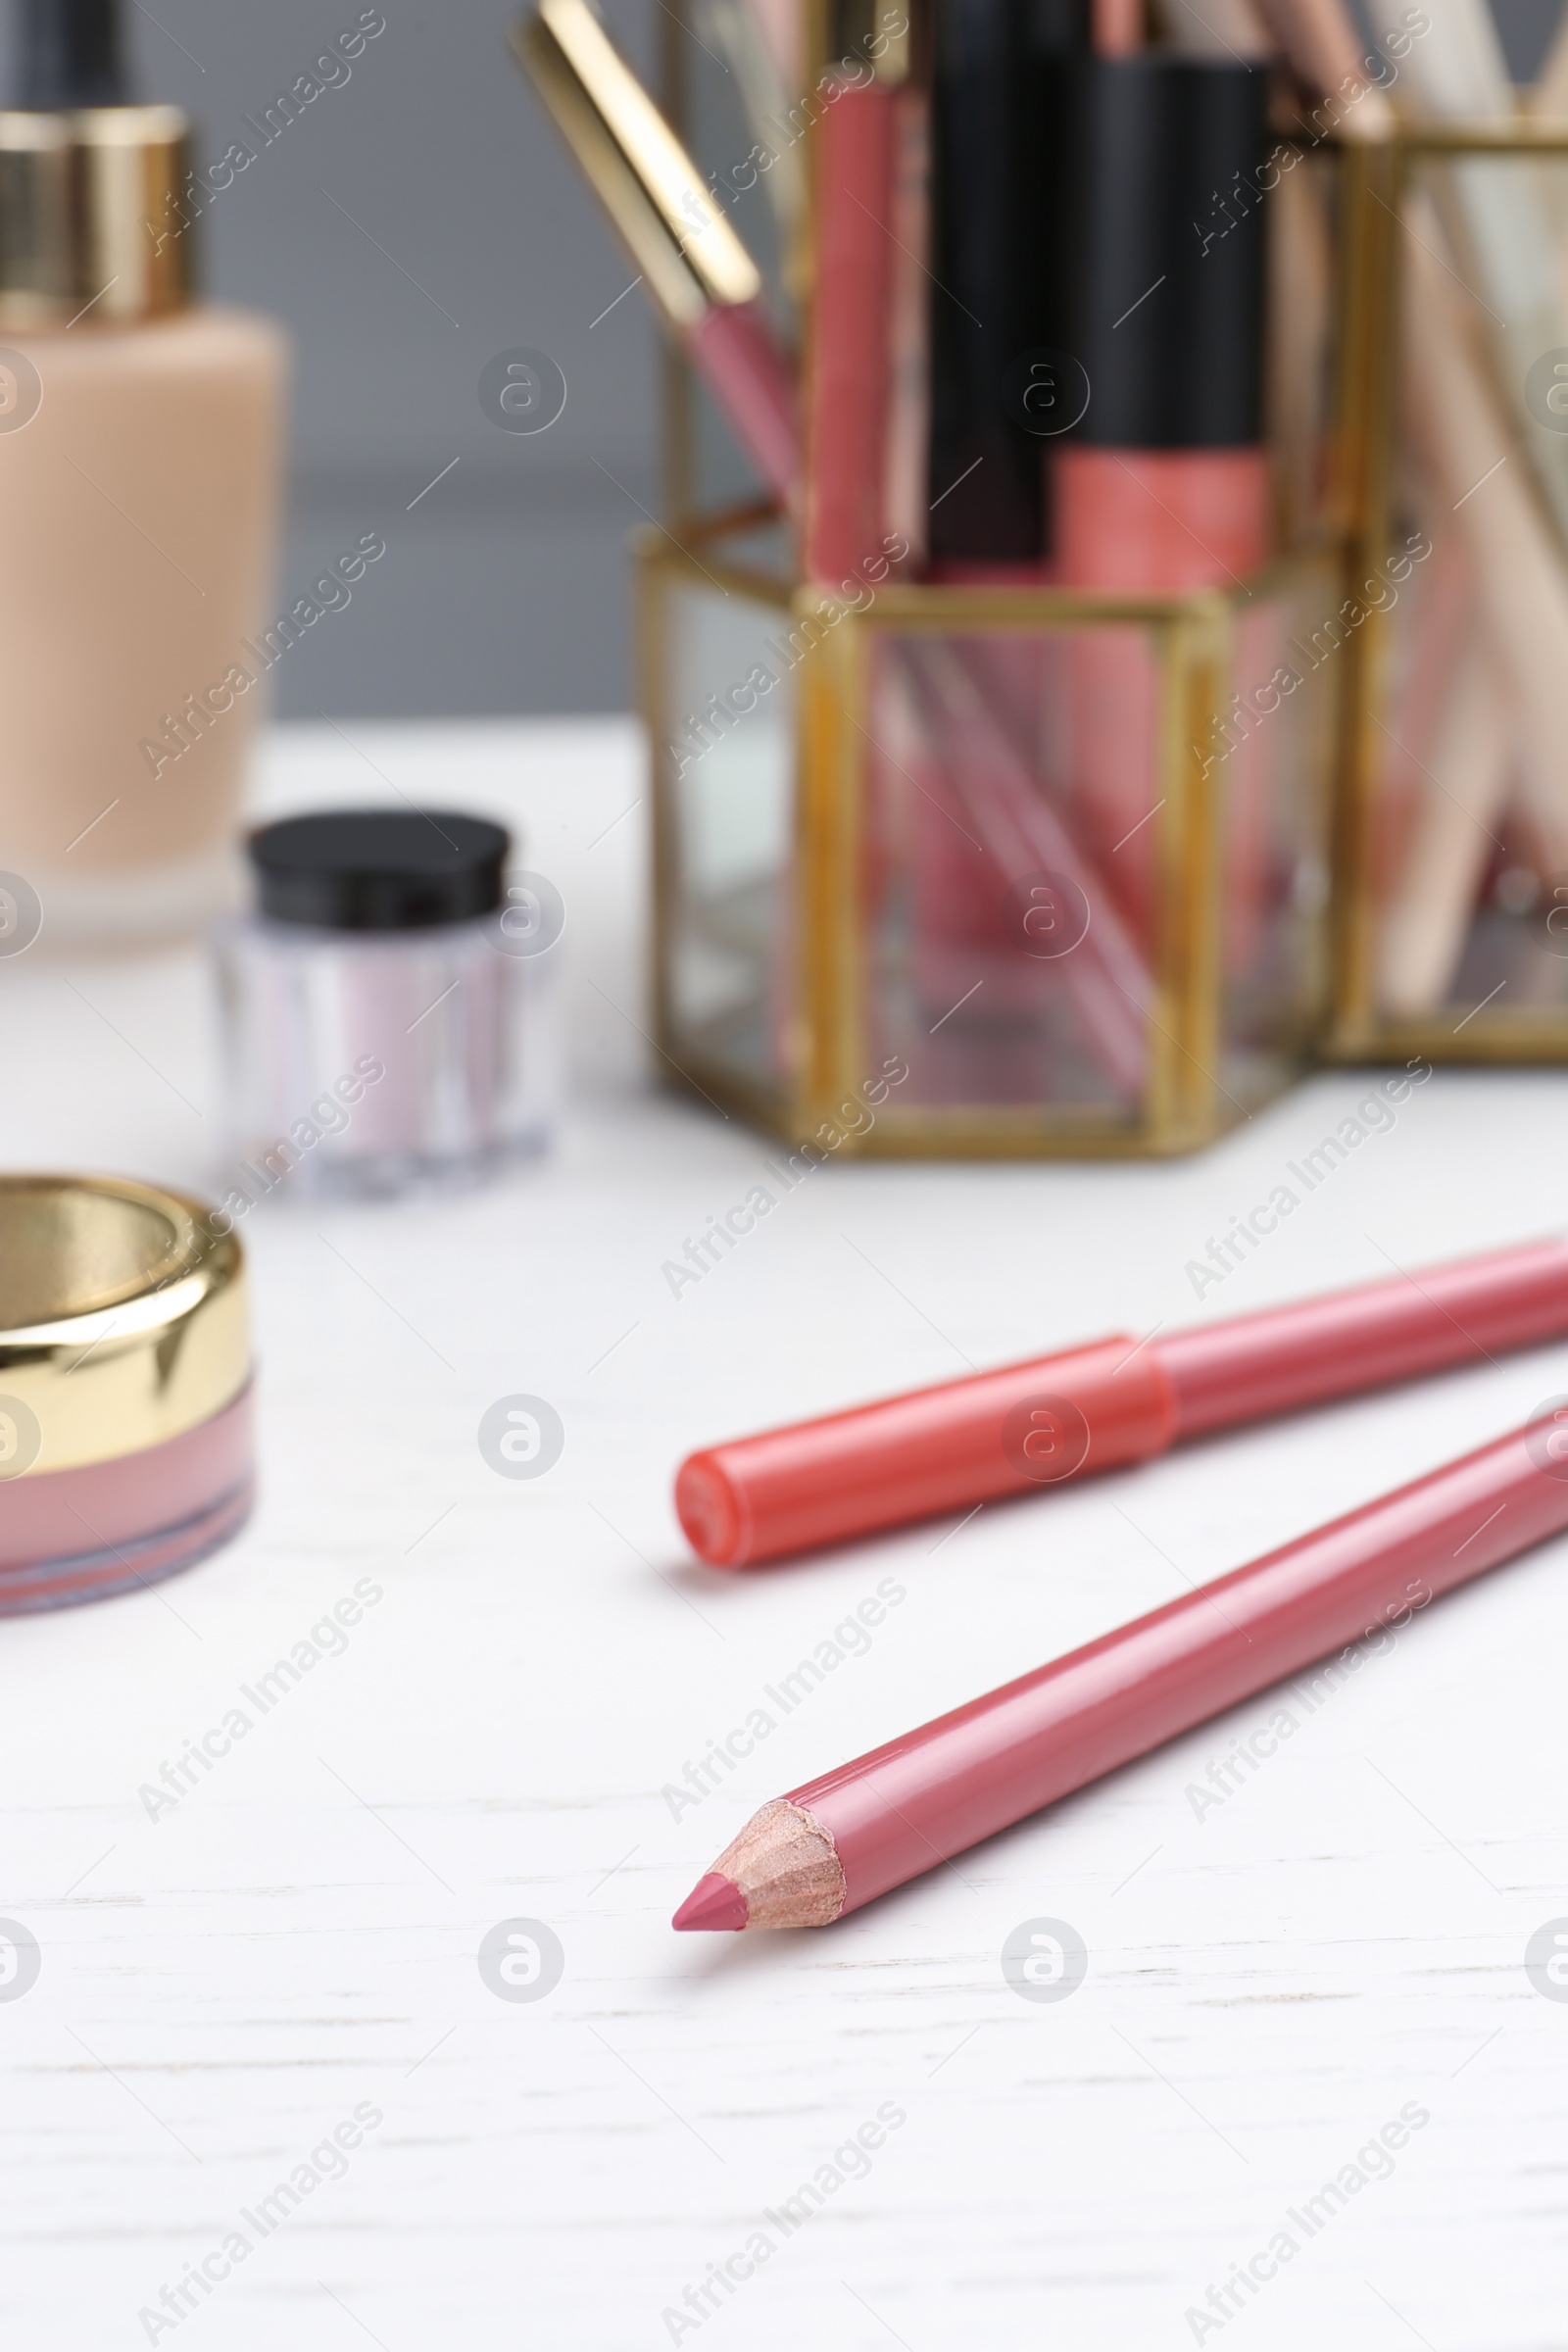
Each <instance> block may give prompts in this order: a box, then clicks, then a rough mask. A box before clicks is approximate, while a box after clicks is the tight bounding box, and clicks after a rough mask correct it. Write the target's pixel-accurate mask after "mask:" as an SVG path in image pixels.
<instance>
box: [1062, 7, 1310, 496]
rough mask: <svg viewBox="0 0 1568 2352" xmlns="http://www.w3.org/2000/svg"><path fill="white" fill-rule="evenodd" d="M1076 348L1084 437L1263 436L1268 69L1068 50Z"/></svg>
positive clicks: (1071, 325) (1124, 445)
mask: <svg viewBox="0 0 1568 2352" xmlns="http://www.w3.org/2000/svg"><path fill="white" fill-rule="evenodd" d="M1069 70H1070V73H1071V75H1072V105H1071V108H1070V110H1069V125H1070V127H1069V131H1068V145H1069V150H1070V159H1071V160H1070V165H1069V169H1068V172H1067V174H1066V186H1067V188H1068V190H1069V191H1070V194H1069V199H1068V203H1067V206H1066V208H1065V212H1064V215H1063V228H1064V232H1065V235H1066V240H1067V248H1068V250H1067V267H1066V275H1067V282H1068V288H1069V291H1068V298H1067V314H1068V328H1067V332H1068V342H1067V348H1068V350H1069V351H1070V352H1071V353H1072V356H1073V357H1074V359H1076V360H1078V361H1079V362H1081V364H1082V366H1083V367H1084V368H1085V369H1086V371H1087V373H1088V376H1089V408H1088V412H1087V414H1086V416H1085V417H1084V420H1083V422H1082V424H1081V425H1080V426H1079V427H1078V430H1077V433H1076V436H1075V437H1076V438H1077V439H1078V440H1080V441H1087V442H1092V443H1094V444H1096V445H1097V446H1098V447H1100V448H1102V449H1105V448H1110V449H1237V448H1247V447H1250V445H1252V444H1253V443H1255V442H1257V441H1258V440H1259V439H1260V438H1261V433H1262V414H1261V412H1262V374H1263V209H1262V208H1263V187H1262V180H1263V176H1264V172H1263V167H1264V164H1265V161H1266V158H1267V155H1268V145H1269V142H1268V122H1267V100H1268V82H1269V70H1268V68H1267V66H1264V65H1255V66H1253V65H1244V64H1241V63H1239V62H1238V63H1235V64H1232V63H1230V62H1228V61H1224V60H1218V61H1216V60H1211V59H1208V58H1190V57H1176V56H1172V55H1170V54H1169V53H1168V52H1163V53H1162V52H1158V51H1146V52H1145V53H1144V54H1143V55H1141V56H1136V57H1122V58H1093V59H1083V60H1078V61H1075V62H1074V64H1073V65H1072V67H1071V68H1070V69H1069Z"/></svg>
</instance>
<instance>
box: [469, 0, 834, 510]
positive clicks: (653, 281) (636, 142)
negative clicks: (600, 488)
mask: <svg viewBox="0 0 1568 2352" xmlns="http://www.w3.org/2000/svg"><path fill="white" fill-rule="evenodd" d="M513 47H514V48H515V51H516V54H517V57H518V59H519V61H520V62H521V64H522V67H523V69H524V71H525V72H526V73H527V74H528V75H529V78H530V79H531V80H532V82H533V84H534V87H535V88H536V89H537V90H538V92H539V95H540V97H541V98H542V99H543V100H544V102H545V105H546V106H547V107H548V108H549V110H550V113H551V115H552V116H553V117H554V119H555V123H556V125H557V128H558V129H559V130H560V131H561V133H562V136H563V137H564V139H565V142H566V144H567V146H568V147H569V148H570V149H571V151H572V154H573V155H574V156H575V158H576V160H577V162H578V164H579V166H580V167H581V169H582V172H583V174H584V176H585V178H586V179H587V180H588V182H589V185H590V186H591V187H592V188H593V190H594V192H595V194H596V195H597V196H598V197H599V199H600V202H601V203H602V204H603V205H604V208H605V210H606V212H607V213H608V214H609V216H610V219H611V222H612V224H613V227H614V228H615V230H616V231H617V232H618V234H619V236H620V239H621V242H622V243H623V245H624V246H625V248H626V251H627V252H628V254H629V255H630V256H631V259H632V262H633V263H634V265H635V266H636V268H637V269H638V270H640V271H641V273H642V278H643V282H644V284H645V286H646V287H647V290H648V293H649V294H650V296H651V298H652V300H653V302H654V304H655V307H656V308H657V309H658V310H659V312H660V313H661V315H662V318H663V319H664V321H665V323H666V325H668V326H669V327H670V328H671V329H672V330H673V332H674V333H675V334H677V335H678V336H679V338H680V340H681V341H682V343H683V344H684V345H685V347H686V350H687V353H688V354H689V356H690V358H691V362H692V365H693V367H694V368H696V369H697V371H698V373H699V374H700V375H701V376H702V377H703V379H704V380H705V382H707V383H708V384H709V385H710V387H711V390H712V393H713V396H714V398H715V399H716V400H717V402H718V404H719V407H720V408H721V409H722V411H723V413H724V415H725V417H727V418H728V419H729V422H730V424H731V425H732V426H733V428H734V430H735V432H736V434H737V436H738V438H739V439H740V440H741V442H742V443H743V444H744V446H745V449H746V452H747V455H748V456H749V457H750V458H751V460H752V462H753V464H754V465H755V466H757V469H758V471H759V472H760V474H761V476H762V479H763V480H764V481H765V482H766V484H767V486H768V488H769V489H770V490H771V491H773V492H774V494H775V495H776V496H777V497H779V498H781V499H786V500H787V499H789V498H790V497H792V496H793V493H794V490H795V482H796V467H797V459H796V423H795V386H794V383H793V381H792V378H791V375H790V370H789V366H788V363H787V361H786V360H785V358H784V355H783V353H782V352H781V351H780V349H779V346H778V343H777V340H776V338H775V336H774V333H773V329H772V326H771V324H770V323H769V320H768V318H767V313H766V310H765V308H764V306H763V302H762V280H761V275H760V271H759V270H758V268H757V265H756V263H755V262H754V261H753V260H752V258H751V255H750V254H749V253H748V252H747V251H746V248H745V246H744V245H743V244H742V243H741V241H740V239H739V238H738V237H737V236H736V234H735V231H734V230H733V229H732V228H731V226H730V224H729V222H728V221H726V220H725V218H724V216H723V214H722V213H721V212H720V211H719V209H718V206H717V205H716V204H715V203H714V201H713V198H712V195H711V192H710V190H709V189H708V187H707V185H706V184H705V182H704V179H703V175H702V173H701V172H699V171H698V169H697V166H696V165H695V164H694V163H693V161H692V159H691V157H690V156H689V155H688V154H687V153H686V150H685V148H684V147H683V146H682V145H681V143H680V141H679V140H678V139H677V138H676V136H675V134H674V132H673V131H672V130H671V129H670V127H669V125H668V123H666V122H665V121H664V118H663V116H662V114H661V113H660V111H659V109H658V107H657V106H655V104H654V102H653V100H652V99H651V98H650V97H649V95H648V93H647V91H646V90H645V89H644V88H643V86H642V84H641V83H640V82H639V81H638V79H637V77H636V75H635V74H634V73H632V72H631V71H630V69H629V68H628V67H627V65H626V64H625V62H624V60H623V59H622V58H621V57H620V56H619V55H618V54H617V53H616V51H615V50H614V49H613V47H612V45H611V42H610V40H609V38H608V36H607V34H606V32H605V29H604V26H603V25H601V24H600V22H599V20H598V18H597V17H596V16H595V15H594V13H593V11H592V9H591V8H589V7H588V5H587V0H543V5H542V6H541V8H540V10H539V13H538V15H537V16H536V17H534V18H533V19H532V20H531V21H529V22H526V23H524V24H520V25H518V26H517V27H516V28H515V31H514V33H513Z"/></svg>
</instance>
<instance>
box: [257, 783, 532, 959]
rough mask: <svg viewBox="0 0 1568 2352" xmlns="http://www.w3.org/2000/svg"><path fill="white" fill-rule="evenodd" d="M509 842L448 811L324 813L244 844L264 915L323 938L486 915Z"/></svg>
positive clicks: (499, 887)
mask: <svg viewBox="0 0 1568 2352" xmlns="http://www.w3.org/2000/svg"><path fill="white" fill-rule="evenodd" d="M511 846H512V845H511V839H510V836H509V835H508V833H507V831H506V829H505V827H504V826H502V825H493V824H491V823H490V821H489V819H488V818H486V817H482V816H457V815H454V814H453V812H452V811H451V810H450V809H434V810H432V811H431V812H430V813H429V814H428V815H427V814H425V813H424V812H422V811H421V810H419V809H322V810H321V811H319V813H318V814H316V815H312V816H287V817H283V818H282V819H281V820H280V821H279V822H278V823H277V824H275V825H263V826H262V827H261V828H260V830H259V831H258V832H255V833H253V834H252V835H251V837H250V841H249V843H248V845H247V847H248V848H249V851H250V859H251V864H252V866H253V867H254V868H255V872H256V881H257V895H258V899H259V901H260V905H261V910H262V912H263V913H264V914H268V915H270V916H271V917H272V919H273V921H274V922H280V923H310V924H313V925H315V926H316V927H317V928H318V929H319V930H323V931H424V930H429V929H430V928H431V927H432V926H434V925H435V924H438V923H465V922H471V921H473V920H474V919H475V918H476V917H477V916H479V915H483V914H491V913H493V912H494V911H495V909H496V907H499V906H500V905H501V903H502V899H503V896H504V893H505V873H506V863H507V855H508V852H509V850H510V849H511Z"/></svg>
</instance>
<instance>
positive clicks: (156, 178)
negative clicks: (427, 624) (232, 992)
mask: <svg viewBox="0 0 1568 2352" xmlns="http://www.w3.org/2000/svg"><path fill="white" fill-rule="evenodd" d="M20 31H21V36H22V38H21V70H20V84H21V103H20V105H17V106H14V107H10V108H7V109H5V110H0V548H3V549H4V551H5V552H4V562H3V563H0V869H5V870H7V871H9V872H10V873H12V874H14V875H19V876H21V877H22V878H23V879H24V881H25V883H26V884H27V885H29V886H30V888H31V890H32V892H33V893H35V894H36V898H37V900H38V902H39V903H40V905H41V909H42V930H43V937H44V941H45V943H46V944H48V943H49V942H51V941H52V942H55V943H58V944H90V943H102V944H105V945H112V944H115V943H117V942H130V941H134V940H136V939H155V938H158V937H160V936H167V935H171V934H177V933H179V932H181V931H188V930H190V929H193V928H195V927H196V926H198V925H200V924H202V923H203V922H205V921H206V919H207V918H208V917H209V916H210V915H211V914H212V913H213V912H214V911H216V910H217V909H218V908H220V907H222V906H224V905H226V904H227V903H228V902H229V900H230V898H231V896H232V891H233V884H234V880H235V878H236V876H237V857H236V851H235V841H236V835H237V819H238V811H239V803H240V795H241V788H242V783H243V778H244V773H245V765H246V760H247V757H248V754H249V751H250V747H251V742H252V739H253V737H254V734H255V729H256V725H257V721H258V719H259V718H260V716H261V715H262V706H263V702H264V695H265V689H264V686H263V684H262V681H261V679H260V677H254V678H252V680H251V682H250V683H248V684H247V685H245V686H243V687H240V686H239V685H238V680H239V678H240V677H241V676H243V675H245V672H246V671H247V670H248V671H251V672H254V671H256V670H257V668H258V666H259V665H258V664H257V663H256V662H254V661H251V662H246V663H244V667H243V668H241V669H236V668H235V667H234V666H233V665H234V664H236V663H238V662H241V661H242V656H241V651H240V649H241V646H242V644H243V642H244V641H245V640H246V639H247V638H249V637H251V636H252V635H253V634H254V633H255V632H256V631H257V630H258V629H260V628H262V627H264V626H265V623H266V619H267V617H268V612H267V608H268V600H269V596H270V588H271V575H272V567H273V556H274V536H275V521H276V514H277V505H278V487H279V469H280V444H281V424H282V410H283V398H284V390H285V378H286V371H287V346H286V343H285V341H284V337H283V335H282V333H281V331H280V330H279V329H278V328H277V327H276V326H274V325H273V324H272V323H271V322H270V321H269V320H267V319H260V318H254V317H251V316H249V315H248V314H246V313H243V312H238V311H230V310H221V309H217V308H214V307H212V306H209V305H206V304H202V303H198V302H196V301H195V300H194V299H193V282H194V269H193V259H194V257H193V252H192V234H191V230H190V227H189V226H188V225H187V226H181V222H182V221H184V220H185V217H186V216H185V212H184V208H183V205H182V202H181V199H182V196H183V193H184V188H185V181H186V176H187V124H186V122H185V118H184V116H183V115H182V114H180V113H179V111H178V110H177V109H176V108H173V107H169V106H140V105H131V104H129V103H127V101H126V84H125V78H124V74H123V70H122V66H121V53H120V41H119V25H118V21H117V13H116V4H115V0H24V5H23V7H22V9H21V11H20ZM225 678H227V679H228V681H229V683H228V684H227V685H215V681H222V680H224V679H225Z"/></svg>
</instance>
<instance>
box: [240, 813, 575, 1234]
mask: <svg viewBox="0 0 1568 2352" xmlns="http://www.w3.org/2000/svg"><path fill="white" fill-rule="evenodd" d="M510 848H511V844H510V840H509V837H508V835H507V833H506V832H505V830H504V829H503V828H502V827H501V826H500V825H495V824H491V823H489V822H488V821H487V820H486V819H484V818H481V817H472V816H457V815H454V814H452V813H451V812H450V811H448V810H446V809H437V810H434V811H431V812H429V813H422V812H419V811H415V810H401V809H346V810H333V811H323V812H321V813H320V814H317V815H310V816H298V817H289V818H285V819H284V820H283V821H282V822H280V823H278V824H273V825H267V826H264V827H263V828H262V830H261V831H260V832H258V833H255V834H253V835H252V836H251V840H250V843H249V852H250V862H251V866H252V869H253V872H254V875H255V880H256V896H257V907H256V911H255V913H254V914H252V915H251V916H249V917H247V918H246V919H244V920H242V921H239V922H236V923H233V924H230V925H228V926H225V928H224V929H223V930H222V931H221V933H220V935H219V940H218V958H219V971H220V978H221V992H222V1000H223V1011H224V1058H225V1062H226V1065H227V1073H228V1080H229V1103H230V1142H231V1149H232V1152H233V1155H234V1163H233V1170H232V1184H233V1188H234V1192H233V1195H231V1200H230V1203H229V1205H230V1208H231V1213H234V1214H243V1213H244V1210H243V1208H241V1207H240V1206H239V1201H246V1202H247V1203H252V1204H253V1203H254V1202H255V1201H257V1200H258V1199H260V1198H262V1197H263V1195H265V1194H267V1193H270V1192H272V1191H274V1190H275V1189H276V1188H277V1187H279V1186H284V1187H285V1188H286V1189H287V1190H288V1191H290V1192H299V1193H302V1194H303V1193H307V1192H310V1193H315V1194H323V1193H324V1194H329V1195H330V1194H339V1195H348V1196H363V1195H392V1194H397V1193H401V1192H406V1191H410V1190H414V1189H417V1188H419V1187H422V1186H429V1185H435V1186H440V1185H446V1184H454V1183H464V1182H471V1181H473V1180H475V1179H477V1178H480V1177H482V1176H484V1175H486V1174H487V1173H489V1172H491V1171H492V1170H493V1169H495V1168H496V1167H498V1166H500V1165H502V1164H503V1163H504V1162H506V1161H507V1160H509V1159H512V1158H515V1157H516V1156H517V1155H519V1154H522V1153H526V1152H536V1151H538V1150H540V1149H542V1147H543V1146H544V1144H545V1143H546V1141H547V1140H548V1133H549V1125H550V1119H551V1115H552V1110H553V1104H554V1096H555V1067H554V1053H553V1046H554V1036H553V1022H552V1020H551V1017H550V1015H551V1006H550V1003H549V999H550V996H551V993H552V991H551V981H552V978H553V958H552V956H551V954H550V951H551V949H552V948H553V947H554V946H555V944H556V941H557V940H558V938H559V937H560V933H561V929H562V923H563V909H562V906H561V900H560V897H559V895H558V894H557V893H556V891H555V890H554V888H553V886H552V885H551V884H550V883H549V882H547V881H545V880H544V879H543V877H542V876H539V875H523V876H516V877H514V878H513V879H512V880H511V881H510V883H509V880H508V875H507V860H508V856H509V852H510Z"/></svg>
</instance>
